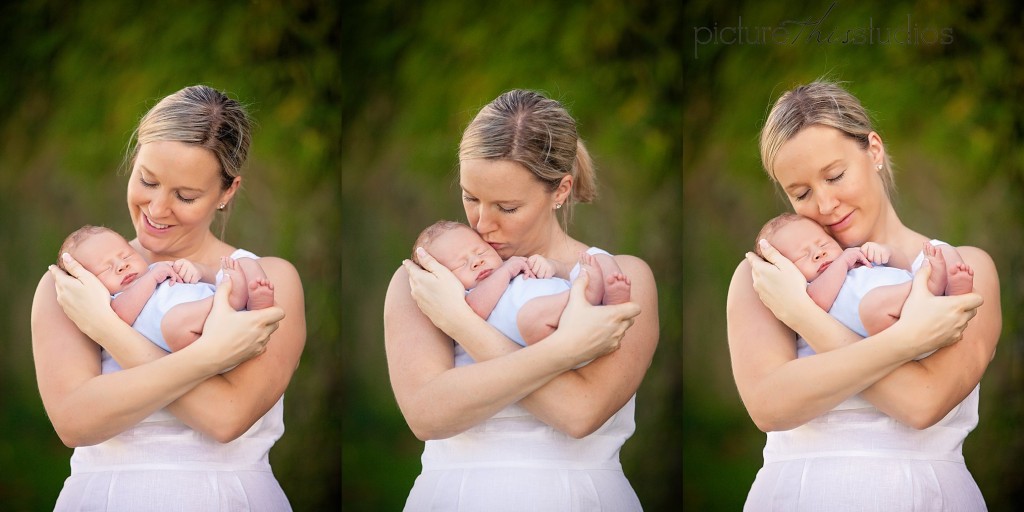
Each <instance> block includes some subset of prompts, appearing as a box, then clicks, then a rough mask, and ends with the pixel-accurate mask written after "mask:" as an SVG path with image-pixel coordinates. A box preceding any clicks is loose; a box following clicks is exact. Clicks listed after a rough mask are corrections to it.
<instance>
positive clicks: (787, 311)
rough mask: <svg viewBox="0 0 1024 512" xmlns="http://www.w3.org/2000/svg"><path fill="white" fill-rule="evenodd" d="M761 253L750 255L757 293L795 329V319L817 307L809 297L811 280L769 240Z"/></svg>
mask: <svg viewBox="0 0 1024 512" xmlns="http://www.w3.org/2000/svg"><path fill="white" fill-rule="evenodd" d="M758 243H759V244H760V248H761V254H763V255H764V257H765V259H766V260H768V261H767V262H766V261H764V260H762V259H761V258H759V257H758V256H757V255H756V254H754V253H752V252H748V253H747V255H746V258H747V261H748V262H750V274H751V277H752V278H753V280H754V283H753V284H754V291H756V292H757V295H758V297H760V298H761V302H762V303H764V305H765V306H766V307H767V308H768V309H769V310H771V312H772V313H773V314H774V315H775V318H778V319H779V320H781V321H782V322H783V323H785V324H786V325H788V326H790V328H792V327H793V319H794V317H795V315H796V314H797V313H798V312H799V311H801V309H802V308H808V307H817V306H816V305H814V302H813V301H811V298H810V296H808V295H807V280H806V279H804V276H803V274H801V273H800V270H799V269H797V268H796V265H794V264H793V262H792V261H789V259H787V258H786V257H785V256H783V255H782V254H781V253H779V251H778V250H776V249H775V247H772V245H771V244H769V243H768V241H767V240H761V241H759V242H758Z"/></svg>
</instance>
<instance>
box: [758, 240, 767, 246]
mask: <svg viewBox="0 0 1024 512" xmlns="http://www.w3.org/2000/svg"><path fill="white" fill-rule="evenodd" d="M757 245H759V246H761V247H768V240H765V239H764V238H762V239H760V240H758V241H757Z"/></svg>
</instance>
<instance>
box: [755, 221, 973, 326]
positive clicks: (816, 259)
mask: <svg viewBox="0 0 1024 512" xmlns="http://www.w3.org/2000/svg"><path fill="white" fill-rule="evenodd" d="M757 240H758V241H759V240H767V241H768V242H769V243H770V244H771V245H772V246H773V247H775V248H776V249H777V250H778V251H779V253H780V254H782V255H783V256H785V257H786V259H788V260H790V261H791V262H793V264H794V265H796V267H797V268H798V269H799V270H800V273H801V274H803V276H804V278H805V279H807V294H808V295H809V296H810V297H811V299H813V300H814V302H815V303H816V304H817V305H818V306H820V307H821V308H822V309H824V310H825V311H828V312H829V313H830V314H832V315H833V316H835V317H836V318H837V319H839V320H840V321H841V322H842V323H843V324H844V325H846V326H847V327H849V328H850V329H851V330H853V331H855V332H857V333H858V334H860V335H861V336H865V337H866V336H870V335H874V334H876V333H878V332H881V331H882V330H884V329H886V328H888V327H889V326H891V325H892V324H894V323H896V321H897V320H898V319H899V318H900V314H901V312H902V310H903V303H904V302H905V301H906V300H907V296H908V295H909V294H910V288H911V281H912V279H913V276H912V274H911V273H910V272H909V271H906V270H904V268H910V266H911V265H910V264H909V262H904V261H898V258H899V254H898V253H897V252H895V251H893V250H892V249H891V248H890V247H887V246H885V245H883V244H878V243H874V242H867V243H865V244H864V245H863V246H861V247H850V248H847V249H843V248H842V247H840V245H839V243H838V242H837V241H836V240H835V239H834V238H832V237H831V236H829V234H828V233H827V232H826V231H825V229H824V228H822V227H821V225H819V224H818V223H817V222H815V221H813V220H811V219H808V218H806V217H802V216H800V215H796V214H792V213H784V214H782V215H779V216H777V217H775V218H773V219H772V220H770V221H768V222H767V223H766V224H765V225H764V227H763V228H761V232H760V233H759V234H758V236H757ZM756 246H757V244H756V243H755V252H756V253H757V254H758V255H761V251H760V248H759V247H756ZM922 252H923V256H924V258H925V259H927V260H928V263H929V265H931V267H932V271H931V274H930V276H929V278H928V290H929V291H931V292H932V294H933V295H960V294H964V293H970V292H971V291H972V290H973V287H974V271H973V270H972V269H971V267H970V266H968V265H967V264H966V263H964V261H963V259H962V258H961V257H960V255H959V253H958V252H957V250H956V249H955V248H954V247H952V246H950V245H948V244H940V245H935V244H933V243H931V242H926V243H925V244H924V246H923V249H922ZM761 256H762V257H763V255H761ZM886 264H888V265H890V266H885V265H886ZM850 308H855V311H856V313H852V312H848V311H845V310H846V309H850ZM851 315H852V316H851Z"/></svg>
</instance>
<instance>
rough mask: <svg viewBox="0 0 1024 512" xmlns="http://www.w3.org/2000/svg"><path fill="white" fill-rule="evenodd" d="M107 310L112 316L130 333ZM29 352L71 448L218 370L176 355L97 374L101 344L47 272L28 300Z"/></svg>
mask: <svg viewBox="0 0 1024 512" xmlns="http://www.w3.org/2000/svg"><path fill="white" fill-rule="evenodd" d="M222 299H226V296H225V297H223V298H222ZM108 310H109V308H108ZM110 314H111V315H112V321H116V322H117V323H118V324H120V325H123V326H125V327H126V328H127V329H128V331H131V332H134V331H132V329H131V328H130V327H128V326H127V324H124V323H123V322H121V321H120V319H118V318H117V317H116V316H113V315H114V313H113V311H111V312H110ZM136 334H137V333H136ZM146 343H149V342H148V341H147V342H146ZM32 351H33V358H34V361H35V369H36V379H37V382H38V385H39V393H40V396H41V397H42V400H43V406H44V407H45V408H46V413H47V415H48V416H49V417H50V421H51V422H52V423H53V427H54V430H55V431H56V432H57V435H58V436H59V437H60V438H61V441H63V442H64V444H66V445H67V446H70V447H76V446H87V445H92V444H96V443H99V442H102V441H105V440H107V439H109V438H111V437H113V436H115V435H117V434H119V433H120V432H123V431H124V430H125V429H127V428H129V427H131V426H133V425H135V424H137V423H138V422H139V421H141V420H142V419H144V418H145V417H146V416H148V415H150V414H152V413H153V412H154V411H156V410H158V409H160V408H161V407H163V406H165V405H167V404H169V403H170V402H172V401H173V400H175V399H176V398H178V397H180V396H181V395H182V394H183V393H185V392H186V391H187V390H188V389H190V388H192V387H193V386H195V385H197V384H198V383H199V382H202V380H203V379H206V378H208V377H210V376H211V375H215V374H216V372H217V370H218V368H217V365H216V364H215V363H212V362H204V361H201V360H197V359H195V358H191V360H190V358H189V356H188V355H184V354H183V355H177V354H175V355H170V356H168V357H166V358H164V359H162V360H160V361H157V362H155V363H153V364H152V365H151V366H150V367H147V368H145V369H142V368H139V369H135V370H127V371H122V372H115V373H112V374H108V375H101V374H100V347H99V345H97V344H96V343H94V342H93V341H92V340H91V339H89V338H88V337H87V336H86V335H84V334H82V332H81V331H79V329H78V327H77V326H76V325H75V324H74V323H73V322H72V321H71V320H70V319H69V318H68V317H67V315H65V313H64V310H63V309H62V308H61V306H60V305H59V304H58V303H57V295H56V292H55V290H54V280H53V275H52V274H51V273H49V272H48V273H46V274H45V275H44V276H43V278H42V279H41V280H40V281H39V285H38V286H37V287H36V293H35V297H34V299H33V302H32Z"/></svg>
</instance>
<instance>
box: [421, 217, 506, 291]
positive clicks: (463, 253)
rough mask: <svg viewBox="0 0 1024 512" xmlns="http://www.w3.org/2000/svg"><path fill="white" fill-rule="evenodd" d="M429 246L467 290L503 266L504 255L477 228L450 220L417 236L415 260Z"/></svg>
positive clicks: (435, 224) (428, 250) (430, 227)
mask: <svg viewBox="0 0 1024 512" xmlns="http://www.w3.org/2000/svg"><path fill="white" fill-rule="evenodd" d="M417 247H422V248H424V249H426V251H427V252H428V253H430V255H431V256H433V257H434V259H436V260H437V261H438V263H440V264H442V265H444V266H445V268H447V269H448V270H451V271H452V273H453V274H455V277H457V278H459V282H461V283H462V286H463V287H465V288H466V289H467V290H469V289H470V288H474V287H476V285H478V284H480V281H482V280H483V279H484V278H486V277H487V276H489V275H490V274H491V272H493V271H494V270H496V269H497V268H498V267H500V266H501V264H502V261H501V256H498V252H497V251H495V250H494V248H493V247H491V246H490V244H488V243H487V242H484V239H483V238H480V235H479V234H477V232H476V231H473V228H471V227H469V226H467V225H465V224H462V223H459V222H452V221H450V220H442V221H438V222H435V223H433V224H431V225H430V226H428V227H427V228H426V229H424V230H423V231H422V232H421V233H420V236H418V237H416V244H415V245H413V254H412V260H413V261H415V262H416V263H417V264H419V262H420V261H419V258H417V257H416V248H417Z"/></svg>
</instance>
